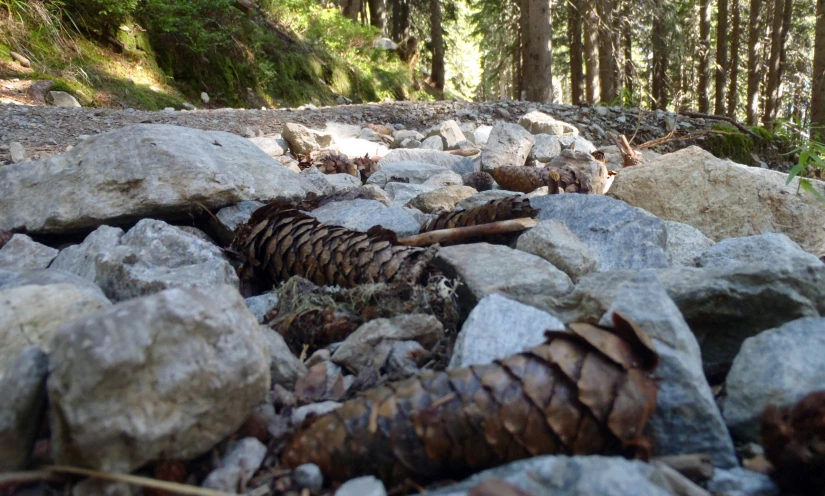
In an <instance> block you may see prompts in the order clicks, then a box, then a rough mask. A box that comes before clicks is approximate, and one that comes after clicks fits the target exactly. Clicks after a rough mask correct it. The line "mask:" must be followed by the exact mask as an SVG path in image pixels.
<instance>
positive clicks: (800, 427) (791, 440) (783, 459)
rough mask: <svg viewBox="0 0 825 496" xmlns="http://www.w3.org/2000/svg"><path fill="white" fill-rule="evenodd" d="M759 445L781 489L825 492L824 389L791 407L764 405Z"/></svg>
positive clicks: (819, 495)
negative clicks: (772, 467) (760, 443)
mask: <svg viewBox="0 0 825 496" xmlns="http://www.w3.org/2000/svg"><path fill="white" fill-rule="evenodd" d="M762 446H763V447H764V449H765V457H766V458H767V459H768V461H770V462H771V463H772V464H773V466H774V468H775V471H774V474H773V477H774V479H776V482H778V483H779V486H780V487H781V488H782V489H783V491H784V492H789V493H794V494H805V495H811V496H813V495H817V496H821V495H822V494H825V390H823V391H817V392H814V393H811V394H809V395H807V396H805V397H804V398H802V399H801V400H800V401H799V403H797V404H796V405H794V406H793V407H787V408H778V407H776V406H773V405H768V406H767V407H766V408H765V411H764V412H763V413H762Z"/></svg>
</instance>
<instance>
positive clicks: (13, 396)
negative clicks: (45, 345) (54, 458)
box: [0, 346, 49, 472]
mask: <svg viewBox="0 0 825 496" xmlns="http://www.w3.org/2000/svg"><path fill="white" fill-rule="evenodd" d="M3 366H4V364H0V367H3ZM48 370H49V358H48V357H47V356H46V354H45V353H43V351H41V350H40V349H39V348H37V347H35V346H31V347H28V348H25V349H24V350H22V351H21V352H20V353H19V354H18V355H17V357H16V358H15V359H14V360H13V361H12V362H11V363H10V364H8V366H7V367H6V369H5V370H3V369H2V368H0V398H3V401H2V403H0V472H14V471H18V470H23V469H25V468H26V464H27V463H28V460H29V455H30V454H31V452H32V447H33V445H34V441H35V437H36V436H37V430H38V428H39V427H40V421H41V420H42V419H43V415H44V414H45V413H46V411H45V410H46V375H47V374H48Z"/></svg>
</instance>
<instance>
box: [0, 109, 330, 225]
mask: <svg viewBox="0 0 825 496" xmlns="http://www.w3.org/2000/svg"><path fill="white" fill-rule="evenodd" d="M310 191H312V192H316V193H317V190H316V189H315V188H314V187H313V186H312V185H311V184H310V183H308V182H307V181H306V180H304V179H302V178H301V177H299V176H298V174H296V173H294V172H292V171H290V170H288V169H286V168H285V167H283V166H281V165H280V164H279V163H278V162H276V161H275V160H273V159H272V158H270V157H269V156H268V155H267V154H266V153H265V152H264V151H263V150H261V149H260V148H258V147H257V146H255V145H254V144H253V143H251V142H250V141H249V140H246V139H244V138H241V137H240V136H236V135H234V134H229V133H224V132H216V131H200V130H197V129H190V128H185V127H178V126H169V125H155V124H151V125H150V124H139V125H136V126H130V127H126V128H123V129H118V130H116V131H112V132H109V133H105V134H101V135H98V136H94V137H92V138H89V139H88V140H85V141H83V142H82V143H80V144H79V145H77V146H76V147H75V148H73V149H72V150H71V151H70V152H68V153H66V154H63V155H55V156H53V157H49V158H46V159H43V160H38V161H35V162H29V163H23V164H12V165H8V166H5V167H2V168H0V229H7V230H25V231H28V232H30V233H38V234H46V233H64V232H74V231H88V230H92V229H94V228H96V227H98V226H100V225H102V224H109V225H113V224H119V223H126V222H131V221H135V220H137V219H140V218H144V217H155V218H158V217H173V216H174V217H179V216H181V215H183V214H185V213H186V212H189V211H192V210H195V209H202V206H203V207H206V208H220V207H224V206H227V205H233V204H236V203H238V202H241V201H244V200H262V201H266V200H274V199H283V200H298V199H301V198H303V197H304V196H305V195H306V193H308V192H310Z"/></svg>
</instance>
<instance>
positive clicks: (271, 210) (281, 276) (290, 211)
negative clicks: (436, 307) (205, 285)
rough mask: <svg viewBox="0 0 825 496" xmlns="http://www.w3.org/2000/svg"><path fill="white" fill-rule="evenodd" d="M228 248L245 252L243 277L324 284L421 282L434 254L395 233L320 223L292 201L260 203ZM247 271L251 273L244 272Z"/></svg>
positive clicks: (239, 252) (377, 228)
mask: <svg viewBox="0 0 825 496" xmlns="http://www.w3.org/2000/svg"><path fill="white" fill-rule="evenodd" d="M232 249H233V250H234V251H235V252H236V253H238V254H239V256H241V257H243V258H245V262H244V265H243V266H242V267H241V269H240V270H239V272H240V273H241V275H242V276H244V277H247V276H248V277H253V276H254V275H261V273H262V274H263V275H265V276H266V277H268V278H269V279H270V280H271V281H272V282H280V281H285V280H287V279H289V278H290V277H292V276H302V277H305V278H307V279H309V280H310V281H312V282H314V283H315V284H318V285H319V286H324V285H338V286H342V287H353V286H355V285H357V284H366V283H375V282H396V281H399V282H400V281H405V282H410V283H415V282H419V281H420V280H421V279H422V278H423V277H424V275H425V269H426V267H427V265H428V264H429V262H430V260H431V259H432V256H433V254H434V252H433V251H431V250H426V249H423V248H415V247H411V246H402V245H399V244H397V241H396V237H395V233H393V232H392V231H388V230H386V229H383V228H381V227H380V226H376V227H373V228H372V229H370V230H369V231H368V232H366V233H361V232H357V231H352V230H350V229H346V228H344V227H340V226H332V225H327V224H322V223H321V222H319V221H318V220H317V219H315V218H313V217H310V216H309V215H306V214H305V213H303V212H300V211H299V210H297V209H296V208H295V207H293V206H291V205H284V204H280V203H277V202H273V203H270V204H269V205H264V206H263V207H261V208H259V209H258V210H256V211H255V212H253V214H252V216H251V217H250V218H249V221H248V222H247V223H246V224H244V225H242V226H240V227H239V228H238V231H237V234H236V235H235V239H234V240H233V241H232ZM249 272H251V274H248V273H249Z"/></svg>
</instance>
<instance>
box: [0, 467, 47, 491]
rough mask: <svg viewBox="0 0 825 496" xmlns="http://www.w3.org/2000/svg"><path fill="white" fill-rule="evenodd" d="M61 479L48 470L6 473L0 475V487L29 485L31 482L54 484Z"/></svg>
mask: <svg viewBox="0 0 825 496" xmlns="http://www.w3.org/2000/svg"><path fill="white" fill-rule="evenodd" d="M61 479H62V477H61V476H60V475H58V474H55V473H54V472H49V471H48V470H32V471H29V472H6V473H4V474H0V487H3V486H4V485H6V484H29V483H31V482H38V481H49V482H56V481H59V480H61Z"/></svg>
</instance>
